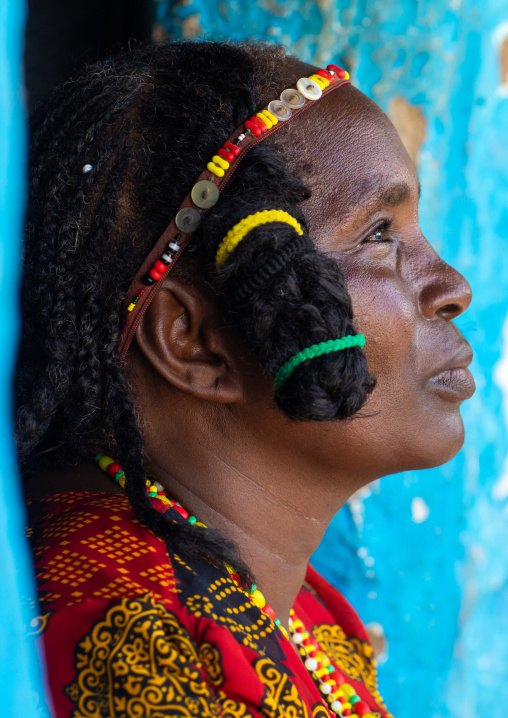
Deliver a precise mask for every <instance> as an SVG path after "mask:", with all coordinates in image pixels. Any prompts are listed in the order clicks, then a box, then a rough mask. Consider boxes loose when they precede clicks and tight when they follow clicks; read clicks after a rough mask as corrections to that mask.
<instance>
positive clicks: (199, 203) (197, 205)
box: [118, 65, 351, 361]
mask: <svg viewBox="0 0 508 718" xmlns="http://www.w3.org/2000/svg"><path fill="white" fill-rule="evenodd" d="M346 84H348V85H349V84H351V83H350V81H349V75H348V73H347V72H346V71H345V70H342V69H341V68H340V67H337V65H328V66H327V68H326V70H324V69H320V70H317V71H316V72H315V73H313V74H312V75H311V76H310V77H301V78H300V79H299V80H298V82H297V83H296V88H289V89H287V90H284V91H283V92H282V93H281V95H280V97H279V99H275V100H272V101H271V102H270V103H269V104H268V106H267V107H265V108H263V109H262V110H261V111H260V112H257V113H256V114H255V115H253V116H252V117H250V118H248V119H247V120H245V121H244V122H243V123H242V124H241V125H240V127H238V128H237V129H236V130H235V131H234V132H233V133H232V134H231V135H230V136H229V137H228V139H227V140H226V141H225V142H224V143H223V145H222V147H221V148H220V149H219V150H218V151H217V153H216V154H215V155H213V157H212V159H211V160H210V162H208V164H207V167H206V169H205V170H203V172H202V173H201V174H200V176H199V177H198V179H197V181H196V183H195V184H194V186H193V187H192V190H191V192H190V193H189V194H188V195H187V196H186V197H185V199H184V200H183V202H182V203H181V205H180V207H179V210H178V212H177V213H176V216H175V217H174V218H173V219H172V220H171V222H170V223H169V225H168V226H167V227H166V229H165V230H164V232H163V234H162V235H161V237H160V238H159V239H158V241H157V243H156V244H155V246H154V248H153V249H152V251H151V252H150V254H149V255H148V257H147V258H146V259H145V261H144V262H143V264H142V265H141V267H140V269H139V270H138V272H137V273H136V276H135V277H134V280H133V281H132V283H131V285H130V287H129V289H128V290H127V294H126V297H125V301H124V318H123V328H122V334H121V338H120V342H119V345H118V351H119V353H120V360H121V361H123V359H124V358H125V355H126V354H127V351H128V349H129V346H130V343H131V341H132V339H133V337H134V334H135V333H136V329H137V327H138V325H139V322H140V321H141V318H142V316H143V314H144V312H145V311H146V310H147V308H148V306H149V304H150V302H151V301H152V300H153V298H154V297H155V295H156V293H157V291H158V289H159V288H160V286H161V284H162V282H161V280H162V279H163V278H164V277H166V276H167V275H168V274H169V272H170V271H171V270H172V268H173V267H174V266H175V263H176V261H177V260H178V258H179V257H180V255H181V254H182V252H183V250H184V249H185V247H186V246H187V244H188V243H189V241H190V239H191V237H192V233H193V232H194V231H195V230H196V229H197V228H198V227H199V225H200V223H201V221H202V219H203V217H204V216H205V215H206V213H207V212H208V210H209V209H210V208H211V207H213V206H214V204H215V203H216V202H217V200H218V199H219V196H220V193H221V191H222V190H223V189H224V187H225V186H226V184H227V182H228V181H229V179H230V178H231V175H232V174H233V172H234V171H235V170H236V168H237V167H238V166H239V164H240V162H241V161H242V159H243V158H244V157H245V155H246V154H247V152H248V151H249V150H250V149H251V148H252V147H254V146H255V145H257V144H258V143H259V142H261V141H262V140H264V139H265V138H266V137H269V136H270V135H271V134H272V133H273V132H276V131H277V130H278V129H280V127H282V126H283V125H285V124H286V123H287V122H291V121H293V120H294V119H295V118H296V117H298V115H300V114H301V113H302V112H305V110H307V109H308V108H309V107H311V105H313V104H314V103H315V102H316V101H318V100H319V99H320V98H321V97H324V96H325V95H327V94H328V93H330V92H332V91H333V90H335V89H337V88H339V87H342V85H346ZM268 211H269V212H276V213H280V214H279V219H275V220H273V219H269V220H265V221H283V222H287V223H289V224H291V225H292V226H293V227H294V228H295V230H296V231H297V232H298V229H297V227H296V226H295V224H294V223H296V224H298V223H297V222H296V220H295V219H294V218H293V217H291V215H287V216H286V217H284V218H283V219H280V217H281V216H282V215H286V213H285V212H282V210H268ZM261 214H262V213H256V214H255V215H251V217H247V218H245V221H247V220H249V221H251V222H252V221H257V220H258V219H259V216H258V215H261ZM253 217H254V218H256V219H255V220H253V219H252V218H253ZM242 221H244V220H242ZM261 222H263V220H260V222H259V223H261ZM241 224H242V223H241V222H239V223H238V225H236V226H235V227H233V230H235V232H234V236H233V235H226V237H225V238H224V240H223V242H222V243H221V247H220V248H219V251H221V255H220V257H219V259H218V264H220V263H221V262H224V261H225V260H226V258H227V256H228V254H229V253H230V252H231V251H232V250H233V249H234V247H235V246H236V245H237V244H238V242H240V241H241V239H242V238H243V236H245V234H246V233H247V232H248V231H250V229H252V227H250V228H248V224H244V225H242V227H241V228H240V225H241ZM298 227H299V225H298ZM233 230H232V231H233ZM244 230H245V231H244ZM242 232H243V234H242ZM300 232H301V228H300ZM217 254H218V255H219V252H218V253H217Z"/></svg>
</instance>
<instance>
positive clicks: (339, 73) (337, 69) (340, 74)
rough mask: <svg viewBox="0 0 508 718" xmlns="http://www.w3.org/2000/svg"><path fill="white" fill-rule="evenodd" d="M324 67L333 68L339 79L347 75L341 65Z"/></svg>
mask: <svg viewBox="0 0 508 718" xmlns="http://www.w3.org/2000/svg"><path fill="white" fill-rule="evenodd" d="M326 69H327V70H333V71H334V72H335V74H336V75H337V77H338V78H339V79H341V80H343V79H344V78H345V77H346V75H347V72H346V71H345V70H343V69H342V67H339V66H338V65H327V66H326Z"/></svg>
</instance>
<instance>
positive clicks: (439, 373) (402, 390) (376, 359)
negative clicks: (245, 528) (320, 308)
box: [291, 86, 474, 476]
mask: <svg viewBox="0 0 508 718" xmlns="http://www.w3.org/2000/svg"><path fill="white" fill-rule="evenodd" d="M295 129H296V128H295ZM298 136H300V137H304V138H305V142H304V143H302V145H301V146H302V155H301V156H300V157H299V158H298V157H296V158H295V157H294V156H293V160H292V162H291V168H292V169H293V170H294V171H296V172H300V173H301V171H302V169H301V168H302V166H305V171H306V172H309V173H310V186H311V188H312V190H313V193H312V197H311V198H310V199H309V200H308V201H307V202H306V203H305V205H304V212H305V215H306V218H307V222H308V224H309V229H310V236H311V237H312V238H313V239H314V241H315V242H316V244H317V245H318V247H319V248H320V249H321V250H322V251H326V252H331V253H332V254H333V256H334V257H336V259H337V260H338V262H339V263H340V265H341V267H342V268H343V270H344V273H345V276H346V280H347V286H348V289H349V292H350V294H351V296H352V300H353V308H354V314H355V322H356V326H357V330H358V331H359V332H362V333H363V334H365V336H366V339H367V342H366V346H365V352H366V355H367V358H368V362H369V369H370V371H371V372H373V374H374V375H375V376H376V377H377V386H376V388H375V390H374V393H373V394H372V396H371V397H370V399H369V401H368V402H367V404H366V406H365V407H364V409H363V410H362V411H361V412H360V414H361V418H358V419H356V420H354V421H352V422H346V423H345V424H343V426H342V431H343V432H344V436H345V440H346V445H347V447H348V451H347V453H344V452H343V453H342V455H341V462H342V464H341V465H342V466H344V462H346V463H349V462H350V461H352V462H353V463H352V464H351V468H352V469H353V468H354V465H355V462H356V466H357V468H358V469H359V468H360V465H361V466H363V467H364V469H365V470H366V471H369V470H370V471H371V472H372V475H373V476H375V475H381V474H386V473H393V472H395V471H401V470H406V469H412V468H425V467H430V466H434V465H437V464H440V463H443V462H445V461H447V460H448V459H450V458H451V457H452V456H454V455H455V453H456V452H457V451H458V450H459V448H460V447H461V445H462V442H463V438H464V437H463V433H464V430H463V424H462V420H461V417H460V413H459V409H460V404H461V402H462V401H463V400H464V399H467V398H469V397H470V396H471V395H472V393H473V391H474V382H473V379H472V377H471V374H470V373H469V370H468V369H466V367H467V366H468V364H469V363H470V361H471V358H472V353H471V348H470V346H469V344H468V343H467V342H466V341H465V340H464V338H463V337H462V335H461V333H460V332H459V330H458V329H457V328H456V327H455V325H454V324H453V323H452V321H451V320H453V319H454V318H455V317H457V316H458V315H459V314H461V313H462V312H463V311H465V310H466V309H467V307H468V306H469V303H470V301H471V290H470V287H469V284H468V283H467V281H466V280H465V279H464V278H463V277H462V276H461V275H460V274H459V273H458V272H456V271H455V270H454V269H453V268H451V267H450V266H449V265H447V264H446V263H445V262H444V261H443V260H441V259H440V257H439V256H438V255H437V254H436V252H435V251H434V250H433V249H432V247H431V245H430V244H429V242H428V241H427V240H426V239H425V237H424V236H423V234H422V231H421V229H420V226H419V220H418V200H419V185H418V178H417V175H416V170H415V167H414V165H413V163H412V161H411V159H410V157H409V156H408V154H407V152H406V150H405V149H404V147H403V145H402V143H401V141H400V139H399V136H398V134H397V133H396V131H395V129H394V128H393V126H392V125H391V123H390V122H389V121H388V119H387V118H386V116H385V115H384V114H383V113H382V112H381V110H380V109H379V108H378V107H377V106H376V105H375V104H374V103H372V102H371V101H370V100H368V99H367V98H366V97H365V96H364V95H363V94H362V93H360V92H359V91H358V90H356V89H355V88H353V87H351V86H346V87H343V88H341V89H339V90H338V91H336V92H333V93H331V94H330V95H329V96H328V97H327V98H324V99H323V101H322V102H321V103H318V104H317V105H316V107H315V108H313V111H311V112H308V113H306V114H305V115H304V116H302V118H301V119H300V126H299V128H298ZM340 444H341V446H342V447H343V446H344V443H343V442H342V441H341V442H340ZM321 448H322V449H324V448H325V446H324V444H323V443H321ZM330 451H332V452H333V446H332V445H331V444H330ZM330 458H331V457H330ZM336 458H337V457H336Z"/></svg>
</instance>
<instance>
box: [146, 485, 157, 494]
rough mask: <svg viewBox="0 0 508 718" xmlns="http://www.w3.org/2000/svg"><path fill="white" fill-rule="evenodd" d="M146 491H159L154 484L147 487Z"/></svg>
mask: <svg viewBox="0 0 508 718" xmlns="http://www.w3.org/2000/svg"><path fill="white" fill-rule="evenodd" d="M148 491H151V492H152V493H153V492H155V493H156V494H158V493H159V492H158V491H157V487H156V486H154V485H153V484H152V485H151V486H149V487H148Z"/></svg>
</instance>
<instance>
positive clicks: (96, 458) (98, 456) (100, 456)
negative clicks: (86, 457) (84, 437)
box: [94, 453, 104, 463]
mask: <svg viewBox="0 0 508 718" xmlns="http://www.w3.org/2000/svg"><path fill="white" fill-rule="evenodd" d="M103 456H104V454H101V453H99V454H95V457H94V458H95V461H96V462H97V463H99V459H102V457H103Z"/></svg>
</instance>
